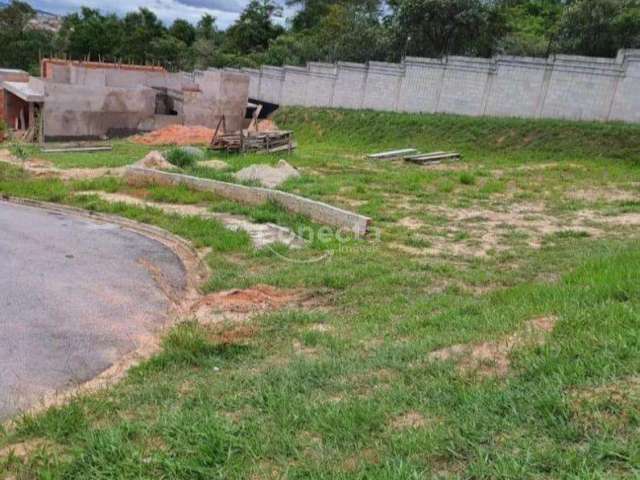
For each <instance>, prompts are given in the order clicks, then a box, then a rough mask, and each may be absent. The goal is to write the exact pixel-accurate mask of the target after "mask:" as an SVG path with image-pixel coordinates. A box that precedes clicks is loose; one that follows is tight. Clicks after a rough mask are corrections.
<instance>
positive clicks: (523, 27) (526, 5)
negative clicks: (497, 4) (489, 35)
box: [498, 0, 565, 57]
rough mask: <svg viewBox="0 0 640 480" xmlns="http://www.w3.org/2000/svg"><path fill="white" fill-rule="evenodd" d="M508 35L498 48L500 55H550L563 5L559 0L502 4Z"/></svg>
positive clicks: (508, 0)
mask: <svg viewBox="0 0 640 480" xmlns="http://www.w3.org/2000/svg"><path fill="white" fill-rule="evenodd" d="M502 7H503V9H504V10H503V12H504V16H505V18H506V19H507V27H508V30H509V33H508V34H507V35H505V37H504V38H502V39H501V40H500V42H499V45H498V50H499V51H500V52H501V53H505V54H509V55H524V56H533V57H536V56H547V55H549V53H551V48H552V44H553V41H554V39H555V37H556V35H557V31H558V24H559V21H560V17H561V16H562V12H563V10H564V8H565V3H564V2H563V1H562V0H505V1H504V2H503V3H502Z"/></svg>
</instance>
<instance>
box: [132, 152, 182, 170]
mask: <svg viewBox="0 0 640 480" xmlns="http://www.w3.org/2000/svg"><path fill="white" fill-rule="evenodd" d="M133 165H134V166H136V167H143V168H154V169H157V170H169V169H172V168H176V167H175V165H173V164H171V163H169V162H168V161H167V160H166V159H165V158H164V157H163V156H162V154H161V153H160V152H158V151H156V150H153V151H151V152H149V153H148V154H147V155H146V156H145V157H144V158H143V159H142V160H138V161H137V162H136V163H134V164H133Z"/></svg>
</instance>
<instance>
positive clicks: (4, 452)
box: [0, 438, 59, 460]
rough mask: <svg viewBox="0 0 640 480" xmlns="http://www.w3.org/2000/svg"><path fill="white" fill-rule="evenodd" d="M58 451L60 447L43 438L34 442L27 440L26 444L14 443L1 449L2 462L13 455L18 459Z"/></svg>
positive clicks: (0, 458) (0, 457)
mask: <svg viewBox="0 0 640 480" xmlns="http://www.w3.org/2000/svg"><path fill="white" fill-rule="evenodd" d="M54 448H56V449H58V448H59V446H58V445H56V444H55V443H53V442H51V441H50V440H45V439H42V438H36V439H33V440H27V441H26V442H20V443H14V444H12V445H8V446H6V447H4V448H1V449H0V460H3V459H6V458H8V457H10V456H11V455H13V456H14V457H17V458H26V457H28V456H29V455H31V454H32V453H33V452H35V451H38V450H42V451H48V450H52V449H54Z"/></svg>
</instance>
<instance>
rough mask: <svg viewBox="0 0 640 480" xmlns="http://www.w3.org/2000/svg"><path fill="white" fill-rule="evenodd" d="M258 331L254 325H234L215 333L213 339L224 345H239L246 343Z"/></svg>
mask: <svg viewBox="0 0 640 480" xmlns="http://www.w3.org/2000/svg"><path fill="white" fill-rule="evenodd" d="M257 333H258V328H257V327H256V326H254V325H245V324H239V325H233V326H232V327H230V328H224V329H221V330H219V331H216V332H214V333H213V338H212V340H213V341H215V342H216V343H221V344H223V345H239V344H243V343H246V342H247V341H248V340H250V339H251V338H253V337H254V336H255V335H256V334H257Z"/></svg>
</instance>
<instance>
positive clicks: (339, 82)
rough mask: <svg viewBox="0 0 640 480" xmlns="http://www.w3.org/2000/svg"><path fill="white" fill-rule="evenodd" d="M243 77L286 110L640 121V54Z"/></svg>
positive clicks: (342, 67)
mask: <svg viewBox="0 0 640 480" xmlns="http://www.w3.org/2000/svg"><path fill="white" fill-rule="evenodd" d="M244 72H245V73H246V74H247V75H248V76H249V78H250V79H251V85H250V87H249V90H250V91H251V92H252V97H255V98H256V99H258V100H264V101H268V102H274V103H279V104H281V105H299V106H309V107H310V106H318V107H336V108H352V109H360V108H368V109H373V110H385V111H398V112H424V113H455V114H461V115H474V116H478V115H488V116H505V117H523V118H562V119H571V120H601V121H607V120H621V121H625V122H640V50H620V52H619V53H618V56H617V57H616V58H592V57H578V56H569V55H555V56H551V57H549V58H545V59H542V58H528V57H508V56H497V57H494V58H491V59H485V58H471V57H456V56H451V57H448V58H444V59H429V58H412V57H408V58H406V59H405V60H404V62H403V63H401V64H390V63H382V62H369V63H368V64H357V63H345V62H339V63H337V64H335V65H333V64H322V63H309V64H308V65H307V66H306V68H300V67H288V66H285V67H282V68H280V67H270V66H264V67H262V68H261V69H260V70H256V69H245V70H244Z"/></svg>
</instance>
